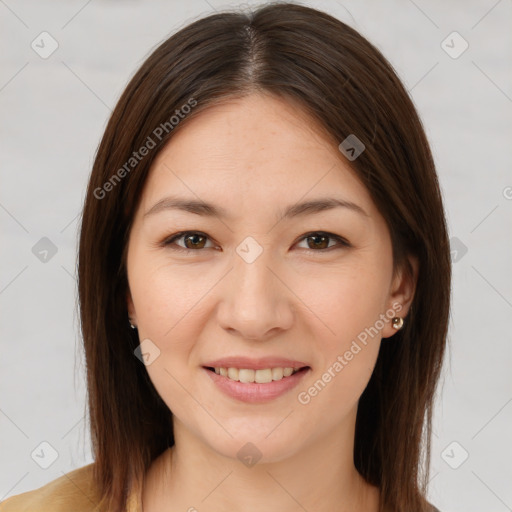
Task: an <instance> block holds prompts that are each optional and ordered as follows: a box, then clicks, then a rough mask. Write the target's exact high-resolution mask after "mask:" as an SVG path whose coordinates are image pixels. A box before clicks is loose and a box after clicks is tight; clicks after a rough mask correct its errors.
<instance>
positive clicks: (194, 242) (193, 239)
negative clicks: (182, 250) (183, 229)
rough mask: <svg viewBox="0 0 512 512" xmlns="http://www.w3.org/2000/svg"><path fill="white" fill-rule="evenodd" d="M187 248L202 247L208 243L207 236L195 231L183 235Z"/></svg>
mask: <svg viewBox="0 0 512 512" xmlns="http://www.w3.org/2000/svg"><path fill="white" fill-rule="evenodd" d="M183 240H184V242H185V247H186V248H187V249H202V248H203V247H204V245H205V243H206V237H204V236H203V235H198V234H197V233H194V234H192V235H185V236H184V237H183Z"/></svg>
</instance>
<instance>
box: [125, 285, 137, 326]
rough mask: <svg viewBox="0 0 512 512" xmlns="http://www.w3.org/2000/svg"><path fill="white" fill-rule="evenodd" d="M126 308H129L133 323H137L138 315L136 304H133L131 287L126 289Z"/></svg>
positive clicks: (129, 315) (129, 316)
mask: <svg viewBox="0 0 512 512" xmlns="http://www.w3.org/2000/svg"><path fill="white" fill-rule="evenodd" d="M126 309H127V310H128V318H129V319H130V322H131V323H132V324H133V325H137V315H136V314H135V306H134V305H133V300H132V294H131V292H130V289H127V290H126Z"/></svg>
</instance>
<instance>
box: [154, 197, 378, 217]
mask: <svg viewBox="0 0 512 512" xmlns="http://www.w3.org/2000/svg"><path fill="white" fill-rule="evenodd" d="M334 208H347V209H349V210H351V211H353V212H356V213H358V214H360V215H363V216H365V217H369V215H368V214H367V213H366V212H365V210H363V208H361V206H359V205H357V204H356V203H353V202H352V201H347V200H345V199H337V198H334V197H325V198H318V199H312V200H310V201H305V202H302V203H298V204H292V205H290V206H288V207H287V208H286V209H285V210H284V211H281V212H280V216H279V218H280V219H281V220H282V219H291V218H294V217H299V216H303V215H311V214H314V213H319V212H323V211H326V210H332V209H334ZM166 210H182V211H186V212H189V213H194V214H196V215H201V216H204V217H216V218H220V219H231V218H232V216H231V215H230V214H229V213H228V211H227V210H226V209H224V208H223V207H221V206H216V205H213V204H211V203H207V202H205V201H200V200H195V199H184V198H179V197H164V198H163V199H161V200H160V201H158V202H157V203H155V204H154V205H153V206H152V207H151V208H150V209H149V210H148V211H147V212H146V213H145V214H144V218H146V217H148V216H149V215H154V214H156V213H159V212H162V211H166Z"/></svg>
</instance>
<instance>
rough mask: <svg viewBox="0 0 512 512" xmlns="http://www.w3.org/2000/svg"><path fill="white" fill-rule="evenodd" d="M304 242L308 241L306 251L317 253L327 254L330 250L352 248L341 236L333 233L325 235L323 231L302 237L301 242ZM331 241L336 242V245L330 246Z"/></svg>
mask: <svg viewBox="0 0 512 512" xmlns="http://www.w3.org/2000/svg"><path fill="white" fill-rule="evenodd" d="M303 241H306V244H307V247H304V248H305V249H309V250H312V251H315V252H327V250H330V249H335V248H340V247H350V244H349V243H348V242H347V241H346V240H345V239H343V238H341V237H340V236H338V235H334V234H332V233H324V232H322V231H319V232H313V233H308V234H307V235H305V236H303V237H302V239H301V242H303ZM331 241H335V242H336V243H334V244H331V245H330V242H331Z"/></svg>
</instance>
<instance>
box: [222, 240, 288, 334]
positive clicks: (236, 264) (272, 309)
mask: <svg viewBox="0 0 512 512" xmlns="http://www.w3.org/2000/svg"><path fill="white" fill-rule="evenodd" d="M275 266H276V262H274V261H273V254H272V250H271V249H270V248H268V247H265V248H264V247H263V245H261V244H260V243H258V242H257V241H256V240H255V239H254V238H252V237H247V238H246V239H245V240H244V241H242V242H241V243H240V244H239V245H238V247H237V248H236V253H235V254H233V270H232V272H230V279H229V281H228V283H227V288H226V289H225V293H224V294H223V295H224V297H223V304H222V307H221V309H220V310H221V311H222V313H220V318H219V320H220V322H221V325H222V326H223V327H224V328H225V329H231V330H236V331H238V332H239V334H240V335H241V336H243V337H244V338H247V339H249V338H252V339H257V338H263V337H264V336H265V335H266V333H268V332H269V331H270V330H273V329H275V328H281V329H287V328H289V326H290V325H291V322H292V312H291V308H290V304H289V302H288V297H287V294H286V287H284V286H283V285H282V283H280V282H279V280H278V279H277V278H276V277H275V275H274V272H275V270H274V271H271V270H270V268H273V267H275ZM269 267H270V268H269Z"/></svg>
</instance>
